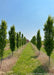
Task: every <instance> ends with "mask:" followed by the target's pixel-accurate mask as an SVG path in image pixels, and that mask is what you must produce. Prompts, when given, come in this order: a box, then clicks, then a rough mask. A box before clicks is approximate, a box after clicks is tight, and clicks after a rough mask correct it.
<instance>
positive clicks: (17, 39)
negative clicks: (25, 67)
mask: <svg viewBox="0 0 54 75" xmlns="http://www.w3.org/2000/svg"><path fill="white" fill-rule="evenodd" d="M16 46H17V48H19V34H18V33H17V34H16Z"/></svg>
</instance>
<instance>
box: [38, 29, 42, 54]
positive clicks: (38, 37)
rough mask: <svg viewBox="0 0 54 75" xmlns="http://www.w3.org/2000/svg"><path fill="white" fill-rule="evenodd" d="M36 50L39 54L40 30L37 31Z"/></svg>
mask: <svg viewBox="0 0 54 75" xmlns="http://www.w3.org/2000/svg"><path fill="white" fill-rule="evenodd" d="M37 48H38V50H39V54H40V48H41V36H40V30H38V32H37Z"/></svg>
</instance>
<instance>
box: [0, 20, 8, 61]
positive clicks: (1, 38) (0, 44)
mask: <svg viewBox="0 0 54 75" xmlns="http://www.w3.org/2000/svg"><path fill="white" fill-rule="evenodd" d="M6 29H7V23H6V21H4V20H2V22H1V25H0V57H1V60H2V57H3V52H4V48H5V46H6V34H7V31H6Z"/></svg>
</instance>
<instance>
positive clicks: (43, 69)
mask: <svg viewBox="0 0 54 75" xmlns="http://www.w3.org/2000/svg"><path fill="white" fill-rule="evenodd" d="M48 72H49V68H48V66H46V64H44V65H40V66H38V67H37V68H36V69H34V70H33V71H32V73H37V74H38V73H40V75H41V74H42V75H45V74H46V75H47V73H48Z"/></svg>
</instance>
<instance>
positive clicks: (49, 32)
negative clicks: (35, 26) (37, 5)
mask: <svg viewBox="0 0 54 75" xmlns="http://www.w3.org/2000/svg"><path fill="white" fill-rule="evenodd" d="M44 32H45V36H44V37H45V39H44V47H45V50H46V52H47V55H48V56H49V65H50V56H51V53H52V51H53V19H52V18H51V17H50V16H49V17H48V19H47V22H46V24H45V25H44Z"/></svg>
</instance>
